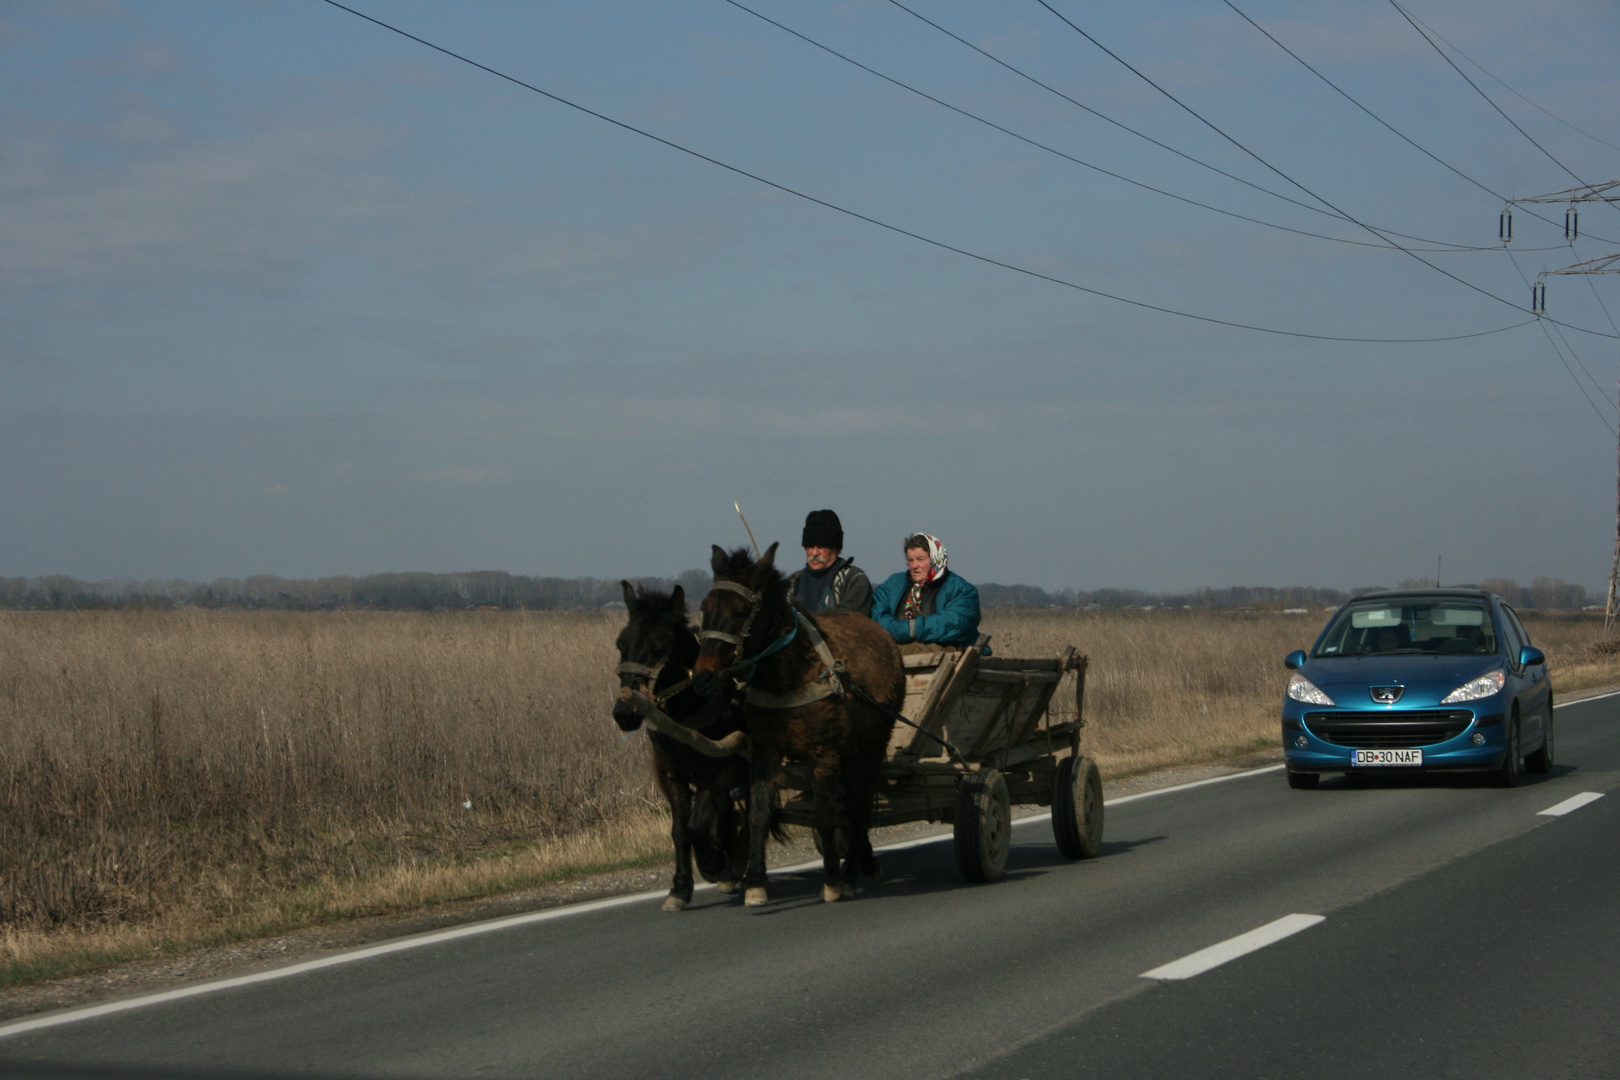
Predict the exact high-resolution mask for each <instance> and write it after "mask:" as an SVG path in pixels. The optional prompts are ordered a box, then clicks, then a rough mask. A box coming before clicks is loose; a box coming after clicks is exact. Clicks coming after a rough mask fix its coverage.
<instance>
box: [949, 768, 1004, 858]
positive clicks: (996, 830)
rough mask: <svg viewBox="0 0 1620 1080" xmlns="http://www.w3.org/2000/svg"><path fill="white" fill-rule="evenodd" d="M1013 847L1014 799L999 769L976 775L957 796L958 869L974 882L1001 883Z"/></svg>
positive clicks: (970, 778) (963, 782) (968, 780)
mask: <svg viewBox="0 0 1620 1080" xmlns="http://www.w3.org/2000/svg"><path fill="white" fill-rule="evenodd" d="M1011 843H1012V799H1011V798H1010V797H1009V796H1008V794H1007V779H1006V777H1004V776H1002V775H1001V773H999V772H997V771H996V770H995V769H986V770H985V771H983V772H979V773H973V774H971V775H970V776H968V777H967V778H966V779H965V780H963V781H962V786H961V787H960V788H959V789H958V790H957V793H956V868H957V869H958V870H960V871H961V872H962V876H963V877H964V878H966V879H967V880H969V881H972V882H989V881H1000V880H1001V876H1002V875H1003V874H1004V873H1006V871H1007V848H1008V847H1009V846H1010V845H1011Z"/></svg>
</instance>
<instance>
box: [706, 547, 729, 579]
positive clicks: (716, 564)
mask: <svg viewBox="0 0 1620 1080" xmlns="http://www.w3.org/2000/svg"><path fill="white" fill-rule="evenodd" d="M709 546H710V547H712V548H713V549H714V554H713V555H712V556H710V558H709V569H711V570H713V571H714V572H715V575H716V576H718V575H720V574H723V573H725V572H726V549H725V548H723V547H721V546H720V545H719V544H710V545H709Z"/></svg>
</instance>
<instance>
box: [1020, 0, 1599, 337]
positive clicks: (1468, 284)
mask: <svg viewBox="0 0 1620 1080" xmlns="http://www.w3.org/2000/svg"><path fill="white" fill-rule="evenodd" d="M1035 2H1036V3H1038V4H1040V5H1041V7H1043V8H1045V9H1046V10H1047V11H1049V12H1051V13H1052V14H1053V15H1054V16H1056V17H1057V18H1058V19H1059V20H1061V21H1062V22H1063V24H1064V25H1066V26H1068V27H1069V28H1070V29H1071V30H1073V31H1074V32H1075V33H1077V34H1079V35H1080V36H1081V37H1083V38H1085V39H1086V40H1087V41H1089V42H1091V43H1092V44H1093V45H1095V46H1096V47H1097V48H1099V49H1101V50H1102V51H1103V52H1104V53H1106V54H1108V56H1109V57H1110V58H1111V59H1113V60H1114V61H1116V62H1117V63H1119V64H1120V65H1121V66H1123V67H1124V68H1125V69H1126V70H1127V71H1129V72H1130V73H1131V74H1133V75H1135V76H1136V77H1137V78H1139V79H1141V80H1142V81H1143V82H1145V83H1147V84H1148V85H1149V86H1151V87H1153V89H1155V90H1157V91H1158V92H1159V93H1160V94H1162V95H1164V96H1165V97H1166V98H1169V99H1170V101H1172V102H1173V103H1174V104H1175V105H1176V106H1177V107H1178V108H1180V109H1181V110H1182V111H1183V112H1185V113H1187V115H1189V116H1191V117H1192V118H1193V119H1195V120H1197V121H1198V122H1199V123H1201V124H1203V125H1204V126H1205V127H1207V128H1209V129H1210V130H1211V131H1213V132H1215V134H1217V135H1219V136H1220V137H1221V138H1223V139H1225V140H1226V141H1227V142H1229V143H1231V144H1232V145H1233V146H1235V147H1237V148H1238V149H1239V150H1241V151H1242V152H1243V153H1245V154H1247V155H1248V156H1249V157H1251V158H1253V159H1254V160H1255V161H1257V162H1259V163H1260V164H1261V165H1263V166H1265V167H1266V168H1267V169H1269V170H1270V171H1271V172H1273V173H1276V174H1277V175H1278V176H1279V177H1281V178H1282V179H1284V180H1286V181H1288V183H1290V184H1292V185H1293V186H1294V187H1296V188H1298V189H1299V190H1300V191H1303V192H1304V193H1305V194H1307V195H1309V196H1310V197H1311V198H1313V199H1315V200H1316V201H1317V202H1319V203H1321V204H1322V205H1323V206H1325V207H1327V208H1328V209H1330V210H1332V211H1333V212H1334V213H1337V214H1339V215H1341V216H1342V217H1343V218H1344V219H1345V220H1346V221H1349V222H1351V223H1353V224H1355V225H1358V226H1360V227H1361V228H1363V229H1365V230H1367V231H1368V232H1369V233H1372V234H1373V235H1374V236H1378V237H1380V238H1382V239H1386V240H1388V236H1387V235H1385V234H1384V233H1382V232H1380V231H1379V230H1378V229H1375V228H1373V227H1372V226H1371V225H1368V224H1367V223H1366V222H1363V221H1360V220H1358V219H1357V218H1355V217H1353V216H1352V215H1351V214H1349V213H1348V212H1347V211H1345V210H1342V209H1340V208H1339V207H1337V206H1335V205H1334V204H1333V203H1331V202H1329V201H1328V200H1327V199H1326V198H1324V197H1323V196H1321V195H1318V194H1317V193H1316V192H1314V191H1312V190H1311V189H1310V188H1308V187H1306V186H1305V185H1304V184H1302V183H1300V182H1299V181H1298V180H1295V179H1294V178H1293V177H1291V176H1289V175H1288V174H1287V173H1285V172H1283V171H1282V170H1281V169H1279V168H1277V166H1275V165H1273V164H1271V162H1269V161H1267V160H1266V159H1265V158H1263V157H1261V156H1260V155H1259V154H1257V153H1255V152H1254V151H1253V150H1250V149H1249V148H1248V147H1247V146H1244V145H1243V143H1241V142H1239V141H1238V140H1237V139H1236V138H1235V137H1233V136H1232V135H1230V134H1228V133H1227V132H1226V131H1224V130H1223V129H1222V128H1221V127H1220V126H1219V125H1218V124H1216V123H1215V122H1214V121H1212V120H1209V119H1207V118H1206V117H1204V116H1203V115H1202V114H1201V113H1199V112H1198V110H1196V109H1194V108H1193V107H1192V106H1191V105H1188V104H1187V103H1186V102H1184V101H1182V100H1181V99H1180V98H1178V97H1176V95H1174V94H1172V93H1171V92H1170V91H1168V90H1166V89H1165V88H1164V87H1162V86H1160V85H1159V84H1158V83H1156V82H1154V81H1153V79H1151V78H1150V77H1148V76H1147V75H1146V74H1144V73H1143V72H1142V71H1140V70H1138V69H1137V68H1136V67H1135V66H1133V65H1132V64H1131V63H1130V61H1128V60H1126V59H1125V58H1124V57H1122V56H1120V55H1119V54H1118V53H1116V52H1114V51H1113V50H1112V49H1110V48H1109V47H1108V46H1106V45H1104V44H1103V43H1102V42H1100V41H1098V40H1097V39H1096V38H1094V37H1092V36H1091V35H1090V34H1088V33H1086V31H1085V30H1083V29H1081V28H1080V26H1079V25H1078V24H1076V23H1075V22H1074V21H1073V20H1071V19H1070V18H1069V17H1068V16H1066V15H1064V14H1063V13H1062V12H1060V11H1058V10H1057V9H1056V8H1054V7H1053V6H1052V5H1051V4H1049V3H1047V2H1046V0H1035ZM1391 2H1392V3H1393V2H1394V0H1391ZM1389 243H1390V245H1391V246H1392V247H1394V248H1396V249H1397V250H1399V251H1401V252H1403V253H1404V254H1406V255H1409V256H1411V257H1412V258H1413V259H1416V260H1417V261H1418V262H1420V263H1422V264H1423V265H1424V266H1427V267H1428V268H1429V269H1430V270H1433V271H1434V272H1435V273H1437V274H1441V275H1444V276H1445V277H1448V278H1450V279H1451V280H1452V281H1455V282H1456V283H1457V284H1459V285H1462V286H1463V287H1465V288H1468V289H1472V290H1473V291H1474V292H1477V293H1479V294H1480V295H1481V296H1488V297H1490V298H1491V299H1492V300H1495V301H1496V302H1497V303H1499V304H1505V305H1506V306H1508V307H1510V308H1512V309H1513V310H1515V311H1521V312H1522V311H1525V310H1526V309H1525V308H1523V307H1521V306H1520V305H1518V304H1515V303H1514V302H1513V301H1512V300H1509V299H1507V298H1506V297H1502V296H1497V295H1496V294H1495V293H1493V292H1491V291H1490V290H1489V289H1486V288H1484V287H1482V286H1479V285H1475V284H1474V283H1473V282H1472V281H1469V280H1467V279H1466V278H1463V277H1459V276H1458V275H1456V274H1453V273H1452V272H1451V271H1450V270H1447V269H1446V268H1445V267H1443V266H1437V265H1435V264H1434V263H1432V262H1430V261H1429V260H1428V259H1425V258H1424V257H1423V256H1422V255H1419V254H1418V253H1417V252H1414V251H1413V250H1412V249H1410V248H1407V247H1402V246H1401V245H1400V244H1397V243H1395V242H1394V241H1393V240H1390V241H1389ZM1532 314H1534V313H1532ZM1542 317H1543V318H1545V316H1542ZM1560 325H1563V326H1567V327H1569V328H1570V329H1572V330H1580V331H1581V332H1582V333H1587V334H1592V335H1594V336H1597V337H1612V336H1613V335H1612V334H1605V333H1603V332H1601V331H1598V330H1588V329H1586V328H1585V327H1581V326H1574V325H1573V324H1571V323H1561V324H1560Z"/></svg>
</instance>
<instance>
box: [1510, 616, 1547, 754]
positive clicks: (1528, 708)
mask: <svg viewBox="0 0 1620 1080" xmlns="http://www.w3.org/2000/svg"><path fill="white" fill-rule="evenodd" d="M1502 611H1503V613H1505V614H1506V615H1507V618H1508V622H1509V623H1511V624H1512V626H1513V631H1514V634H1515V635H1516V636H1517V637H1518V639H1519V641H1520V643H1522V644H1524V645H1530V644H1532V642H1531V641H1530V634H1529V632H1528V631H1527V630H1525V628H1524V623H1522V622H1520V621H1519V613H1518V612H1516V611H1514V610H1513V609H1512V608H1510V607H1508V606H1507V605H1506V604H1503V605H1502ZM1513 653H1514V655H1513V659H1514V660H1518V658H1519V657H1518V650H1517V649H1515V650H1514V651H1513ZM1522 674H1523V678H1524V680H1525V682H1526V683H1527V684H1528V686H1527V688H1526V691H1525V694H1524V698H1523V702H1524V703H1523V704H1522V705H1520V706H1519V708H1520V715H1521V716H1522V717H1523V718H1524V719H1525V720H1526V721H1527V723H1526V724H1525V727H1524V731H1523V734H1522V735H1521V736H1520V738H1521V739H1523V740H1524V742H1526V743H1533V744H1535V745H1539V744H1540V737H1541V733H1542V732H1543V731H1544V730H1545V724H1546V722H1547V720H1549V719H1551V713H1552V680H1551V679H1549V678H1548V677H1547V665H1546V664H1531V665H1529V666H1526V667H1524V668H1523V669H1522ZM1531 715H1534V716H1535V719H1534V720H1530V717H1531ZM1531 725H1534V727H1533V728H1532V726H1531ZM1526 736H1528V737H1526Z"/></svg>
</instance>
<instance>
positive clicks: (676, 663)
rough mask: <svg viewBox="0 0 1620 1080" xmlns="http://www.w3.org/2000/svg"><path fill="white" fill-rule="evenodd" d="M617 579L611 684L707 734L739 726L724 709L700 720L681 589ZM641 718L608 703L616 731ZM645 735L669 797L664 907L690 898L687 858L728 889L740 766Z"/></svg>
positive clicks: (734, 864)
mask: <svg viewBox="0 0 1620 1080" xmlns="http://www.w3.org/2000/svg"><path fill="white" fill-rule="evenodd" d="M620 584H621V585H623V586H624V604H625V607H627V608H628V609H629V610H630V621H629V622H628V623H627V624H626V625H625V628H624V630H623V631H621V632H620V634H619V640H618V646H619V685H620V686H621V687H628V688H629V689H631V690H635V691H639V692H641V693H643V694H646V695H647V697H649V698H652V699H653V700H654V701H655V702H656V701H659V700H660V699H662V711H663V712H664V714H665V715H667V716H668V717H670V718H671V719H672V720H676V721H679V722H682V723H694V724H697V725H698V729H699V730H700V731H701V732H702V733H703V734H705V735H708V736H710V737H711V738H715V739H719V738H721V737H723V736H725V735H727V734H729V733H731V732H733V731H738V730H740V728H741V722H740V720H738V719H736V718H735V717H733V716H729V715H728V714H729V713H730V712H731V710H726V709H722V710H718V712H719V715H718V716H716V717H715V718H714V719H713V720H712V721H709V722H707V723H705V722H704V721H705V719H706V713H708V712H714V711H715V710H705V709H704V705H705V701H704V699H703V698H700V697H699V696H698V695H697V693H696V692H694V691H693V690H692V688H691V685H690V683H689V682H688V679H689V676H690V672H691V670H692V665H693V664H695V663H696V662H697V656H698V641H697V636H696V635H695V634H693V633H692V628H691V627H690V626H688V625H687V622H686V594H685V592H684V591H683V590H682V589H681V587H680V586H679V585H677V586H675V591H674V593H673V594H667V593H661V592H648V591H645V590H636V589H632V588H631V587H630V583H629V582H628V581H624V582H620ZM682 683H687V685H686V686H684V687H682V686H681V684H682ZM671 690H674V691H675V692H674V693H670V691H671ZM643 719H644V717H643V716H642V715H641V713H640V712H638V711H637V710H636V707H635V706H634V705H632V704H631V703H630V702H629V701H626V700H623V699H622V698H621V699H620V700H619V701H618V702H617V703H616V704H615V705H614V706H613V720H614V722H615V723H616V724H618V725H619V727H620V729H622V730H624V731H635V730H636V729H637V728H639V727H640V726H641V724H642V720H643ZM647 734H648V736H649V737H650V738H651V741H652V751H653V773H654V775H655V776H656V777H657V779H658V786H659V788H660V789H661V790H662V791H663V793H664V798H665V799H667V800H669V811H670V819H671V824H670V836H671V839H673V840H674V842H675V876H674V878H673V879H672V881H671V883H670V888H669V898H668V899H667V900H665V901H664V910H665V911H680V910H681V909H683V908H685V907H686V905H687V904H688V903H690V902H691V900H692V858H693V856H694V855H696V857H697V865H698V871H699V872H700V873H701V874H702V875H703V877H704V878H705V879H706V880H708V881H718V882H719V883H720V891H721V892H725V893H734V892H736V891H737V879H738V877H740V876H741V873H742V867H743V863H744V861H745V860H746V858H747V844H746V839H745V834H744V833H743V830H742V829H741V828H739V826H740V824H741V822H740V821H738V818H739V817H740V816H741V815H739V814H738V813H737V811H736V809H735V802H734V800H733V797H732V792H734V791H736V792H746V791H747V790H748V763H747V762H746V761H744V760H743V759H742V758H740V757H735V756H733V757H723V758H714V757H709V756H707V755H705V754H703V753H700V752H699V751H697V750H694V749H692V748H690V747H687V746H683V745H682V744H680V743H678V742H676V741H675V740H673V739H671V738H669V737H667V736H665V735H662V734H659V733H658V732H656V731H651V730H649V731H648V733H647Z"/></svg>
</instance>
